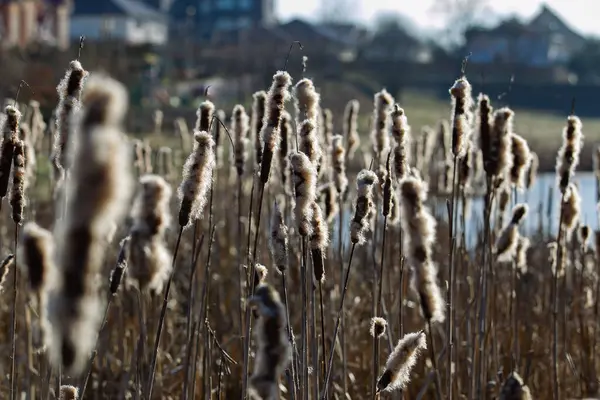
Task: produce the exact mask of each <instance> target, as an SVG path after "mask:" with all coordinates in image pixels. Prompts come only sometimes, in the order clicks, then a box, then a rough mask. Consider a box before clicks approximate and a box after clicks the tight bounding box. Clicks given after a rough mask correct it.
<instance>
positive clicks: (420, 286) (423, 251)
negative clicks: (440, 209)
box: [400, 178, 445, 323]
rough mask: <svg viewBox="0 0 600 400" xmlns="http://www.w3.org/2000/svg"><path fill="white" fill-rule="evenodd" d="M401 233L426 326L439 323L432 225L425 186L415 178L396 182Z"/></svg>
mask: <svg viewBox="0 0 600 400" xmlns="http://www.w3.org/2000/svg"><path fill="white" fill-rule="evenodd" d="M400 195H401V200H400V204H401V205H402V230H403V233H404V235H403V236H404V240H405V242H404V245H405V247H406V249H407V254H408V261H409V263H410V265H411V266H412V279H411V286H412V288H413V290H414V291H415V293H416V294H418V295H419V298H420V301H421V310H422V311H423V315H424V317H425V319H427V320H428V321H430V322H439V323H441V322H443V321H444V319H445V315H444V312H445V302H444V300H443V299H442V295H441V290H440V287H439V285H438V282H437V266H436V265H435V263H434V261H433V249H432V246H433V244H434V243H435V234H436V222H435V219H434V218H433V217H432V215H431V213H430V211H429V209H428V208H427V207H426V206H425V205H424V202H425V200H426V199H427V188H426V185H425V183H424V182H423V181H422V180H420V179H418V178H406V179H404V180H402V181H401V182H400Z"/></svg>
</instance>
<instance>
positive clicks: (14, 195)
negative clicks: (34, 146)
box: [10, 140, 27, 224]
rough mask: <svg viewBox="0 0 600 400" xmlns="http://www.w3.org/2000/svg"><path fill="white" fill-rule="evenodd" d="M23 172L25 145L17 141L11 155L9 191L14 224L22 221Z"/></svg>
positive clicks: (23, 202)
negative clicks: (10, 186) (11, 166)
mask: <svg viewBox="0 0 600 400" xmlns="http://www.w3.org/2000/svg"><path fill="white" fill-rule="evenodd" d="M26 175H27V171H26V170H25V143H24V142H23V141H22V140H18V141H17V142H16V143H15V152H14V154H13V181H12V188H11V191H10V206H11V208H12V220H13V222H14V223H15V224H20V223H21V221H23V211H24V209H25V186H26V183H25V180H26V179H27V176H26Z"/></svg>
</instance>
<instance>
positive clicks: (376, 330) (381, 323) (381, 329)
mask: <svg viewBox="0 0 600 400" xmlns="http://www.w3.org/2000/svg"><path fill="white" fill-rule="evenodd" d="M385 328H387V321H386V320H385V319H383V318H380V317H373V318H371V326H370V328H369V333H370V334H371V336H372V337H374V338H380V337H382V336H383V335H384V334H385Z"/></svg>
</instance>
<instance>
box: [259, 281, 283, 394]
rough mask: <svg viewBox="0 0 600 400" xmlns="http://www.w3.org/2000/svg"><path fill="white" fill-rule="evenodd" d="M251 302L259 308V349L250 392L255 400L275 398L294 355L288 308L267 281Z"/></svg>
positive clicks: (262, 284)
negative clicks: (288, 324)
mask: <svg viewBox="0 0 600 400" xmlns="http://www.w3.org/2000/svg"><path fill="white" fill-rule="evenodd" d="M250 303H251V304H252V305H254V306H255V307H256V308H257V310H258V321H257V323H256V330H255V331H254V332H255V333H254V335H255V336H254V337H255V340H256V342H257V343H258V348H257V350H256V358H255V360H254V371H253V373H252V376H251V377H250V395H251V396H252V398H255V399H262V400H266V399H275V398H277V396H278V394H279V379H280V376H281V374H282V373H283V371H284V370H285V368H286V367H287V365H288V364H289V362H290V358H291V348H290V343H289V340H288V336H287V333H286V327H287V319H286V313H285V308H284V306H283V303H282V302H281V299H280V298H279V294H278V293H277V291H276V290H275V289H274V288H273V287H271V286H269V285H268V284H266V283H261V284H260V285H258V286H257V288H256V290H255V292H254V296H252V298H251V299H250Z"/></svg>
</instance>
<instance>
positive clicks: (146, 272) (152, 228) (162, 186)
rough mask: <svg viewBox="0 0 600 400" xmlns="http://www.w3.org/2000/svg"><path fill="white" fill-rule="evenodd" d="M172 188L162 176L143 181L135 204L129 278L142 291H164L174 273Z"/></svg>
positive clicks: (151, 176) (129, 250)
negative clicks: (169, 237)
mask: <svg viewBox="0 0 600 400" xmlns="http://www.w3.org/2000/svg"><path fill="white" fill-rule="evenodd" d="M171 192H172V191H171V187H170V186H169V184H168V183H167V182H166V181H165V180H164V179H163V178H162V177H160V176H158V175H144V176H142V177H141V178H140V189H139V191H138V194H137V196H136V199H135V201H134V203H133V207H132V210H131V219H132V222H133V225H132V227H131V230H130V232H129V243H128V244H129V246H128V248H127V250H126V252H127V255H128V262H127V264H128V266H129V271H130V272H129V277H130V278H132V279H134V280H135V281H136V283H137V284H138V287H139V288H140V290H142V291H144V290H146V289H149V290H153V291H154V292H157V293H158V292H160V291H161V290H162V287H163V284H164V283H165V282H166V280H167V279H168V278H169V274H170V272H171V263H170V254H169V251H168V250H167V248H166V244H165V238H164V235H165V231H166V230H167V228H168V227H169V224H170V222H171V214H170V212H169V202H170V200H171Z"/></svg>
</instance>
